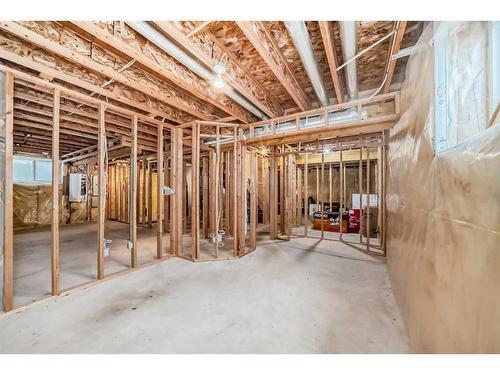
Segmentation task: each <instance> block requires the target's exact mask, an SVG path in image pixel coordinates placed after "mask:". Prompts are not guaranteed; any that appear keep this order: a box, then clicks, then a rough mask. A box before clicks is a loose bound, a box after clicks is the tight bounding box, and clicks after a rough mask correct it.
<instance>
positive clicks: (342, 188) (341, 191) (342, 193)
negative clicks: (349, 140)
mask: <svg viewBox="0 0 500 375" xmlns="http://www.w3.org/2000/svg"><path fill="white" fill-rule="evenodd" d="M339 177H340V178H339V181H340V186H339V190H340V204H339V206H340V208H339V239H340V240H341V241H342V232H343V230H342V212H343V211H344V163H343V161H342V147H341V148H340V164H339Z"/></svg>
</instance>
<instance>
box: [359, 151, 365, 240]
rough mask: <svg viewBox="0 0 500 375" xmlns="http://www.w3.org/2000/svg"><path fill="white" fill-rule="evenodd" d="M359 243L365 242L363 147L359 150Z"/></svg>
mask: <svg viewBox="0 0 500 375" xmlns="http://www.w3.org/2000/svg"><path fill="white" fill-rule="evenodd" d="M358 168H359V169H358V173H359V243H362V242H363V220H364V219H363V147H360V148H359V167H358Z"/></svg>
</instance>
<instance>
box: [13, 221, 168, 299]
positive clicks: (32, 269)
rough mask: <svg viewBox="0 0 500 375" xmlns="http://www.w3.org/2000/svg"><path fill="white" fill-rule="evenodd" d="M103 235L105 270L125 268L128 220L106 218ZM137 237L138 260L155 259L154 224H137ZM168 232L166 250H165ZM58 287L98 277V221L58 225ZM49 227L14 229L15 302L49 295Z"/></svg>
mask: <svg viewBox="0 0 500 375" xmlns="http://www.w3.org/2000/svg"><path fill="white" fill-rule="evenodd" d="M104 235H105V238H106V239H110V240H112V242H111V249H110V256H109V257H106V258H105V262H104V264H105V267H104V270H105V274H106V275H111V274H113V273H116V272H120V271H123V270H126V269H127V268H128V267H129V265H130V251H129V250H128V249H127V242H128V224H124V223H119V222H114V221H107V222H106V225H105V229H104ZM137 238H138V241H140V247H139V249H138V262H139V264H143V263H147V262H149V261H152V260H154V259H155V254H156V228H155V226H153V228H147V227H146V226H139V227H138V230H137ZM168 245H169V243H168V235H167V238H166V241H165V247H166V249H165V251H168ZM59 246H60V257H61V265H60V272H61V289H62V290H65V289H68V288H73V287H75V286H78V285H81V284H84V283H87V282H89V281H92V280H95V279H96V278H97V255H96V247H97V224H95V223H84V224H72V225H64V226H61V229H60V240H59ZM50 256H51V234H50V228H48V227H43V228H36V229H30V230H22V231H16V232H14V306H16V307H18V306H22V305H25V304H28V303H31V302H34V301H36V300H39V299H41V298H42V297H46V296H47V295H50V290H51V281H50V280H51V279H50V269H51V263H50Z"/></svg>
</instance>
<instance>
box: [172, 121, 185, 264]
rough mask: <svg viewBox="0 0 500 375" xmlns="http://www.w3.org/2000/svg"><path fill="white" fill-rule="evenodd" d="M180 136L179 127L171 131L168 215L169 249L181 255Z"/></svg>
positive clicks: (181, 192) (181, 191)
mask: <svg viewBox="0 0 500 375" xmlns="http://www.w3.org/2000/svg"><path fill="white" fill-rule="evenodd" d="M182 136H183V131H182V129H181V128H177V129H173V130H172V131H171V150H172V166H171V175H172V178H171V180H172V184H173V190H174V194H173V195H172V200H171V204H170V217H171V222H172V229H171V232H170V249H171V252H172V253H173V255H177V256H178V255H181V248H182V226H183V225H182V217H183V213H182V200H183V197H182V196H183V194H184V192H183V190H182V188H183V179H184V171H183V153H182V145H183V142H182Z"/></svg>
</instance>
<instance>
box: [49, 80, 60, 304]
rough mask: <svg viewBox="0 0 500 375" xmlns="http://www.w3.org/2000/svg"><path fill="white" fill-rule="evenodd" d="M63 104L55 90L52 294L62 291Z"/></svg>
mask: <svg viewBox="0 0 500 375" xmlns="http://www.w3.org/2000/svg"><path fill="white" fill-rule="evenodd" d="M60 104H61V92H60V91H59V90H58V89H55V90H54V106H53V117H52V228H51V232H52V257H51V268H52V269H51V275H52V295H53V296H56V295H58V294H59V291H60V260H59V202H60V201H59V177H60V165H59V115H60V113H59V106H60Z"/></svg>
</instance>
